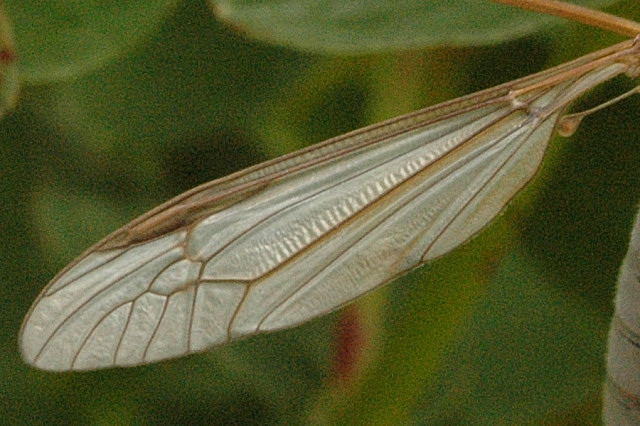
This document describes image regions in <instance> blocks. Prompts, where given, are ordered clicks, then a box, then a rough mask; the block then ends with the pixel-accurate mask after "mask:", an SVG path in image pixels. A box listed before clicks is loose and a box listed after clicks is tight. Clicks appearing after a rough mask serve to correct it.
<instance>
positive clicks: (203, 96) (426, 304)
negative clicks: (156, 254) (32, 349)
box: [0, 0, 640, 425]
mask: <svg viewBox="0 0 640 426" xmlns="http://www.w3.org/2000/svg"><path fill="white" fill-rule="evenodd" d="M214 3H215V4H207V3H206V2H204V1H199V0H196V1H178V0H155V1H151V0H147V1H134V0H127V1H124V0H122V1H119V2H115V1H114V2H100V1H84V2H77V1H73V0H59V1H56V2H37V1H35V0H22V1H18V0H5V2H4V8H5V10H6V12H7V15H8V16H9V18H10V19H11V22H12V24H13V27H14V32H15V41H16V45H17V52H18V57H19V62H18V64H19V70H20V73H21V74H20V83H21V93H20V99H19V102H18V104H17V107H16V109H15V110H14V111H13V112H11V113H10V114H8V115H7V116H5V117H4V118H3V119H2V121H1V122H0V147H1V155H0V177H1V179H0V188H1V190H0V196H1V197H2V198H1V199H0V205H1V206H2V208H1V209H0V215H1V216H0V224H1V226H2V237H3V238H2V244H0V258H1V259H2V263H1V266H0V277H1V280H0V283H1V286H0V292H1V293H0V303H1V306H0V316H1V318H2V320H1V322H0V333H1V334H0V344H1V345H2V350H1V351H0V377H2V380H1V381H0V401H1V405H0V419H2V417H4V423H5V424H52V423H53V424H56V423H65V424H140V425H145V424H167V423H172V424H208V425H211V424H283V423H287V424H446V425H451V424H493V425H495V424H597V423H598V422H599V418H600V410H601V402H600V399H601V387H602V386H601V384H602V382H603V378H604V353H605V342H606V333H607V329H608V322H609V318H610V316H611V314H612V311H613V306H612V303H613V302H612V300H613V293H614V286H615V276H616V273H617V269H618V267H619V264H620V262H621V260H622V257H623V255H624V252H625V250H626V244H627V241H628V233H629V232H630V229H631V221H632V219H633V216H634V212H635V210H636V208H637V202H638V200H639V199H640V149H639V148H638V136H639V135H640V120H639V119H638V110H640V99H638V97H635V98H631V99H628V100H625V101H623V102H621V103H619V104H617V105H615V106H613V107H610V108H608V109H606V110H604V111H602V112H599V113H597V114H596V115H594V116H592V117H590V118H588V119H587V120H585V122H584V123H583V124H582V125H581V127H580V129H579V130H578V131H577V132H576V134H575V135H574V136H573V137H571V138H568V139H563V138H559V137H557V138H554V139H553V140H552V141H551V143H550V146H549V150H548V155H547V157H546V160H545V162H544V164H543V166H542V169H541V171H540V173H539V175H538V177H537V178H536V179H535V180H534V181H533V182H532V183H531V184H530V185H529V186H528V187H527V188H526V189H525V190H524V191H523V192H522V194H521V195H519V196H518V197H517V198H516V199H515V201H514V202H513V203H512V204H511V206H510V208H509V209H507V210H506V212H505V213H504V214H503V215H501V216H500V217H499V218H498V219H497V220H496V221H495V222H494V223H493V224H492V225H491V226H490V227H488V228H487V229H486V230H485V231H483V232H482V233H481V234H480V235H479V236H478V237H476V238H474V239H473V240H472V241H471V242H470V243H467V244H465V245H464V246H462V247H460V248H459V249H457V250H456V251H455V252H454V253H452V254H451V255H449V256H447V257H445V258H444V259H441V260H438V261H437V262H434V263H433V264H431V265H427V266H425V267H422V268H419V269H418V270H416V271H414V272H413V273H411V274H409V275H407V276H405V277H403V278H401V279H399V280H397V281H395V282H394V283H392V284H390V285H388V286H386V287H385V288H383V289H380V290H377V291H375V292H373V293H372V294H370V295H368V296H366V297H364V298H362V299H361V300H360V301H358V302H357V303H356V304H355V305H352V307H350V308H347V309H345V310H342V311H339V312H337V313H334V314H332V315H329V316H327V317H325V318H321V319H319V320H315V321H312V322H310V323H308V324H306V325H304V326H301V327H298V328H295V329H292V330H287V331H283V332H278V333H274V334H270V335H261V336H255V337H252V338H250V339H247V340H244V341H240V342H236V343H234V344H232V345H229V346H227V347H223V348H218V349H216V350H213V351H211V352H208V353H205V354H200V355H194V356H191V357H187V358H184V359H178V360H175V361H171V362H164V363H160V364H155V365H149V366H144V367H137V368H131V369H118V370H105V371H98V372H89V373H66V374H52V373H45V372H40V371H37V370H35V369H32V368H30V367H28V366H26V365H25V364H24V363H23V362H22V361H21V358H20V354H19V351H18V345H17V336H18V331H19V328H20V323H21V321H22V318H23V317H24V315H25V314H26V312H27V310H28V308H29V306H30V304H31V302H32V301H33V300H34V299H35V297H36V296H37V294H38V293H39V291H40V290H41V289H42V288H43V287H44V286H45V284H46V283H47V282H48V280H50V279H51V278H52V277H53V275H54V274H55V273H56V272H57V271H58V270H60V269H61V268H62V267H64V266H65V265H66V264H67V263H68V262H70V261H71V260H72V259H73V258H74V256H76V255H78V254H80V253H81V252H82V251H83V250H84V249H85V248H87V247H88V246H89V245H91V244H92V243H94V242H96V241H98V240H99V239H100V238H101V237H103V236H104V235H105V234H106V233H108V232H109V231H111V230H114V229H116V228H117V227H119V226H121V225H123V224H124V223H126V222H127V221H129V220H130V219H133V218H134V217H135V216H136V215H138V214H141V213H143V212H145V211H147V210H148V209H149V208H151V207H153V206H155V205H157V204H159V203H160V202H162V201H164V200H166V199H168V198H170V197H172V196H174V195H177V194H179V193H181V192H183V191H185V190H187V189H190V188H192V187H193V186H195V185H197V184H199V183H203V182H206V181H209V180H211V179H215V178H217V177H221V176H224V175H226V174H229V173H230V172H233V171H235V170H238V169H241V168H243V167H246V166H248V165H251V164H255V163H257V162H259V161H263V160H266V159H269V158H273V157H275V156H277V155H281V154H284V153H288V152H291V151H293V150H295V149H298V148H301V147H303V146H306V145H309V144H312V143H315V142H319V141H321V140H323V139H325V138H328V137H331V136H335V135H338V134H341V133H344V132H346V131H349V130H353V129H355V128H357V127H361V126H363V125H366V124H370V123H373V122H376V121H379V120H382V119H385V118H390V117H392V116H395V115H397V114H400V113H405V112H409V111H412V110H414V109H417V108H420V107H423V106H427V105H432V104H435V103H437V102H440V101H444V100H447V99H451V98H453V97H456V96H460V95H462V94H467V93H471V92H473V91H475V90H478V89H482V88H487V87H490V86H493V85H495V84H498V83H502V82H505V81H507V80H510V79H513V78H517V77H520V76H524V75H527V74H529V73H532V72H535V71H539V70H542V69H544V68H547V67H549V66H552V65H555V64H559V63H562V62H564V61H567V60H569V59H572V58H575V57H577V56H579V55H581V54H584V53H587V52H590V51H593V50H596V49H599V48H602V47H605V46H607V45H609V44H612V43H614V42H616V41H619V40H620V37H617V36H615V35H611V34H607V33H604V32H603V31H599V30H596V29H590V28H584V27H581V26H579V25H576V24H571V23H567V22H563V21H560V20H546V19H543V18H541V17H540V16H538V15H536V14H533V13H528V12H520V11H518V12H516V11H514V10H513V9H510V8H508V7H504V6H496V5H492V4H489V3H487V2H483V1H477V0H471V1H469V2H459V1H457V2H453V1H417V0H415V1H412V0H401V1H398V0H396V1H391V0H384V1H383V0H357V1H356V0H341V1H339V2H338V1H328V0H325V1H320V0H286V1H285V0H279V1H275V0H262V1H258V0H253V1H249V0H244V1H240V0H225V1H219V2H214ZM587 3H590V4H596V5H598V6H599V7H604V6H607V7H609V9H608V10H609V11H611V12H613V13H616V14H619V15H621V16H625V17H629V18H632V19H634V18H635V19H636V20H637V19H640V11H639V10H638V8H637V3H636V2H635V1H632V0H629V1H619V2H615V3H614V2H612V1H609V2H607V1H601V2H597V1H595V2H587ZM212 6H213V7H212ZM214 10H215V12H216V13H215V14H214V12H213V11H214ZM634 15H635V16H634ZM633 84H634V83H633V82H632V81H629V80H628V79H627V80H625V79H620V80H619V81H614V82H612V83H611V84H607V85H606V87H603V88H598V89H596V90H594V92H593V93H592V94H589V95H588V96H586V97H585V99H584V101H581V102H580V104H579V105H576V106H575V109H577V110H581V109H584V108H586V107H588V106H592V105H596V104H598V103H600V102H602V101H603V100H606V99H609V98H611V97H612V96H613V95H615V94H618V93H621V92H622V91H623V90H625V89H628V88H631V87H632V86H633ZM347 349H350V350H351V357H352V358H349V356H348V355H344V353H345V351H346V350H347ZM340 354H342V355H340ZM349 359H352V361H348V360H349Z"/></svg>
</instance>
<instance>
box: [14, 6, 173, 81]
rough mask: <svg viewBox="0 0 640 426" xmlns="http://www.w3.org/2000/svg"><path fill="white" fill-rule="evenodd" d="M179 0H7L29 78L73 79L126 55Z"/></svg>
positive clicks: (24, 75) (23, 71)
mask: <svg viewBox="0 0 640 426" xmlns="http://www.w3.org/2000/svg"><path fill="white" fill-rule="evenodd" d="M175 3H176V1H175V0H147V1H143V0H120V1H112V2H104V1H100V0H83V1H75V0H56V1H38V0H7V1H6V2H5V5H6V9H7V12H8V14H9V16H11V18H12V19H13V22H14V26H15V35H16V43H17V45H18V48H19V50H20V68H21V71H22V74H23V76H22V78H23V79H24V81H26V82H29V83H45V82H50V81H55V80H62V79H68V78H70V77H74V76H78V75H80V74H83V73H86V72H88V71H90V70H92V69H96V68H98V67H99V66H102V65H103V64H105V63H106V62H108V61H110V60H113V59H114V58H116V57H118V56H122V55H123V54H124V53H125V52H127V51H129V50H131V49H132V48H134V47H136V46H137V45H138V44H139V43H140V42H141V41H142V40H144V39H146V38H148V37H149V35H150V34H152V33H153V32H154V31H156V30H157V28H158V26H159V25H160V24H161V23H162V22H163V21H164V19H165V18H166V17H167V16H168V15H169V14H170V13H171V12H172V11H173V9H174V5H175Z"/></svg>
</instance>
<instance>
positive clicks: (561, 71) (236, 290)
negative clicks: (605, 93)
mask: <svg viewBox="0 0 640 426" xmlns="http://www.w3.org/2000/svg"><path fill="white" fill-rule="evenodd" d="M639 50H640V48H639V47H638V46H637V44H636V43H634V42H632V41H628V42H625V43H622V44H619V45H617V46H613V47H611V48H609V49H606V50H603V51H600V52H597V53H594V54H591V55H588V56H586V57H584V58H581V59H578V60H576V61H573V62H571V63H569V64H566V65H564V66H561V67H558V68H555V69H552V70H549V71H546V72H543V73H540V74H537V75H534V76H531V77H527V78H524V79H521V80H518V81H515V82H513V83H509V84H505V85H502V86H499V87H497V88H494V89H490V90H487V91H483V92H479V93H477V94H474V95H470V96H467V97H463V98H460V99H458V100H454V101H451V102H447V103H444V104H441V105H438V106H435V107H431V108H427V109H425V110H422V111H418V112H415V113H412V114H408V115H405V116H402V117H398V118H396V119H392V120H390V121H387V122H384V123H381V124H377V125H374V126H371V127H368V128H364V129H362V130H358V131H355V132H352V133H349V134H347V135H344V136H341V137H337V138H334V139H331V140H328V141H326V142H323V143H320V144H318V145H316V146H314V147H311V148H308V149H305V150H302V151H299V152H297V153H293V154H290V155H287V156H285V157H282V158H280V159H276V160H273V161H270V162H267V163H264V164H262V165H258V166H255V167H253V168H250V169H247V170H245V171H242V172H239V173H236V174H234V175H231V176H229V177H227V178H223V179H220V180H217V181H213V182H211V183H209V184H205V185H202V186H201V187H198V188H195V189H193V190H191V191H189V192H187V193H185V194H183V195H181V196H179V197H177V198H175V199H173V200H171V201H169V202H168V203H165V204H164V205H161V206H160V207H158V208H156V209H154V210H152V211H151V212H149V213H148V214H146V215H144V216H142V217H140V218H139V219H136V220H134V221H133V222H132V223H130V224H129V225H127V226H125V227H124V228H122V229H120V230H118V231H116V232H115V233H113V234H112V235H110V236H108V237H107V238H105V239H104V240H103V241H101V242H100V243H98V244H97V245H96V246H94V247H92V248H91V249H89V250H88V251H87V252H85V253H84V254H83V255H82V256H80V258H79V259H78V260H76V261H75V262H73V263H72V264H71V265H69V266H68V267H67V268H66V269H65V270H63V271H62V272H61V273H60V274H58V275H57V276H56V277H55V278H54V279H53V280H52V282H51V283H50V284H49V285H48V286H47V287H46V288H45V290H44V291H43V293H42V294H41V295H40V296H39V297H38V299H37V300H36V302H35V304H34V305H33V307H32V308H31V310H30V312H29V314H28V316H27V318H26V320H25V322H24V324H23V328H22V333H21V345H22V352H23V356H24V358H25V360H26V361H27V362H28V363H30V364H33V365H35V366H37V367H39V368H43V369H47V370H71V369H94V368H102V367H110V366H116V365H117V366H128V365H138V364H143V363H147V362H152V361H157V360H161V359H166V358H172V357H177V356H181V355H185V354H188V353H191V352H196V351H201V350H204V349H207V348H209V347H211V346H214V345H217V344H222V343H225V342H228V341H230V340H233V339H236V338H239V337H243V336H246V335H250V334H254V333H258V332H264V331H272V330H277V329H282V328H286V327H291V326H294V325H296V324H299V323H301V322H304V321H307V320H309V319H311V318H314V317H316V316H318V315H322V314H325V313H327V312H330V311H332V310H334V309H336V308H338V307H340V306H342V305H344V304H346V303H349V302H350V301H352V300H353V299H355V298H356V297H358V296H360V295H362V294H363V293H366V292H368V291H370V290H372V289H374V288H376V287H378V286H380V285H381V284H384V283H386V282H388V281H390V280H392V279H393V278H395V277H397V276H398V275H401V274H403V273H405V272H407V271H408V270H410V269H412V268H415V267H416V266H418V265H420V264H422V263H424V262H427V261H430V260H432V259H434V258H437V257H439V256H442V255H444V254H445V253H447V252H449V251H450V250H452V249H453V248H455V247H457V246H458V245H460V244H461V243H463V242H464V241H466V240H468V239H469V238H470V237H471V236H472V235H474V234H475V233H476V232H478V231H479V230H480V229H481V228H483V227H484V226H486V225H487V223H489V222H490V221H491V220H492V219H493V218H494V217H495V216H496V215H497V214H498V213H499V212H500V211H501V210H502V209H503V207H504V206H505V205H506V203H508V201H509V200H510V199H511V198H512V197H513V196H514V195H515V194H516V193H517V192H518V191H519V190H520V189H521V188H522V186H523V185H525V184H526V182H527V181H529V180H530V179H531V178H532V176H533V175H534V174H535V172H536V170H537V168H538V166H539V164H540V162H541V160H542V157H543V155H544V152H545V150H546V147H547V143H548V141H549V138H550V137H551V135H552V133H553V131H554V128H555V127H556V124H557V122H558V120H559V118H560V117H561V115H562V113H563V112H564V110H565V108H566V107H567V105H568V104H570V103H571V102H572V101H573V100H575V99H576V98H577V97H579V96H580V95H582V94H583V93H584V92H585V91H587V90H589V89H591V88H592V87H594V86H596V85H598V84H600V83H601V82H603V81H605V80H608V79H610V78H612V77H614V76H616V75H619V74H621V73H628V72H629V70H630V69H631V68H632V67H633V64H634V63H636V62H637V59H638V51H639Z"/></svg>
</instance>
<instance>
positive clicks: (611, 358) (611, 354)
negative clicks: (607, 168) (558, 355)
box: [604, 215, 640, 425]
mask: <svg viewBox="0 0 640 426" xmlns="http://www.w3.org/2000/svg"><path fill="white" fill-rule="evenodd" d="M639 307H640V215H639V216H638V217H637V218H636V223H635V226H634V228H633V232H632V233H631V243H630V244H629V251H628V252H627V255H626V257H625V259H624V262H623V263H622V268H621V269H620V275H619V277H618V290H617V294H616V309H615V315H614V318H613V321H612V322H611V329H610V330H609V344H608V352H607V381H606V384H605V398H604V420H605V423H606V424H608V425H637V424H640V310H639Z"/></svg>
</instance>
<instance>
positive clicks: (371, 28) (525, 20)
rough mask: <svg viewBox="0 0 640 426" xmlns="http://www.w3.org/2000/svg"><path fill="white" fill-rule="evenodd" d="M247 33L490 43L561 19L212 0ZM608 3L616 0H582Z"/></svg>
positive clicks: (292, 42) (320, 44) (330, 2)
mask: <svg viewBox="0 0 640 426" xmlns="http://www.w3.org/2000/svg"><path fill="white" fill-rule="evenodd" d="M211 3H212V5H213V8H214V11H215V12H216V14H217V15H218V16H219V17H220V18H221V19H223V20H225V21H226V22H228V23H229V24H230V25H232V26H233V27H235V28H239V29H241V30H242V32H243V33H246V34H249V35H251V36H253V37H255V38H257V39H260V40H266V41H269V42H271V43H276V44H282V45H285V46H291V47H294V48H297V49H303V50H309V51H313V52H319V53H340V54H362V53H371V52H380V51H384V50H389V49H415V48H424V47H438V46H452V45H456V46H469V45H480V44H492V43H498V42H501V41H505V40H508V39H513V38H514V37H522V36H524V35H527V34H530V33H532V32H533V31H536V30H538V29H540V28H542V27H548V26H550V25H551V24H552V23H553V22H558V21H559V20H558V19H554V18H549V17H548V16H545V15H542V14H539V13H533V12H530V11H523V10H519V9H516V8H515V7H511V6H505V5H498V4H495V3H492V2H490V1H479V0H460V1H450V0H430V1H424V0H261V1H256V0H211ZM576 3H580V4H583V5H585V6H591V7H602V6H605V5H608V4H611V3H613V1H612V0H591V1H586V0H585V1H580V2H576Z"/></svg>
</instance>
